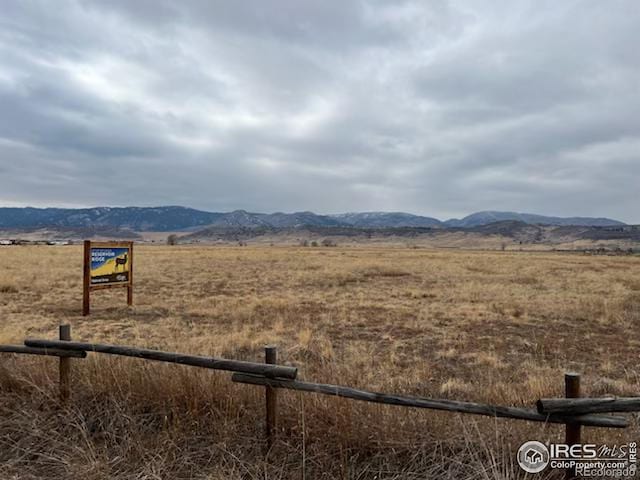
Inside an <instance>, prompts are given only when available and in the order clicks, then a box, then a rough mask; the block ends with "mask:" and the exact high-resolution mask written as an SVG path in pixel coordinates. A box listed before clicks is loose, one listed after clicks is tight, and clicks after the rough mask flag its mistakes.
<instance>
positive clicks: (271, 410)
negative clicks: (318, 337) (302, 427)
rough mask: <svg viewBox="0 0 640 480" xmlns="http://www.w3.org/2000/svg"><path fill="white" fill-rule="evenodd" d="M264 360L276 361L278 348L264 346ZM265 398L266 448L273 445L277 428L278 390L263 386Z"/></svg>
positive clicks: (273, 362)
mask: <svg viewBox="0 0 640 480" xmlns="http://www.w3.org/2000/svg"><path fill="white" fill-rule="evenodd" d="M264 361H265V363H269V364H276V363H277V362H278V349H277V347H275V346H273V345H268V346H266V347H264ZM265 400H266V410H267V417H266V434H267V450H269V449H271V446H272V445H273V440H274V436H275V434H276V429H277V428H278V392H277V391H276V389H275V388H273V387H266V388H265Z"/></svg>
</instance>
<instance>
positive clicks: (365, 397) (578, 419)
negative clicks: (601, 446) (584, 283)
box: [231, 373, 629, 428]
mask: <svg viewBox="0 0 640 480" xmlns="http://www.w3.org/2000/svg"><path fill="white" fill-rule="evenodd" d="M231 379H232V380H233V381H234V382H238V383H247V384H251V385H260V386H263V387H275V388H286V389H290V390H298V391H302V392H313V393H320V394H323V395H332V396H336V397H343V398H351V399H353V400H361V401H365V402H373V403H384V404H387V405H399V406H405V407H417V408H428V409H432V410H445V411H448V412H459V413H470V414H475V415H486V416H490V417H503V418H513V419H517V420H529V421H532V422H543V423H563V424H566V423H571V424H578V425H585V426H589V427H607V428H625V427H627V426H628V425H629V422H628V421H627V419H625V418H622V417H614V416H597V415H581V416H569V415H543V414H540V413H538V412H536V411H535V410H529V409H525V408H516V407H501V406H495V405H486V404H482V403H473V402H460V401H457V400H437V399H429V398H417V397H405V396H400V395H390V394H386V393H375V392H368V391H366V390H357V389H355V388H350V387H343V386H340V385H329V384H323V383H310V382H300V381H291V380H285V379H281V378H266V377H264V376H259V375H246V374H240V373H235V374H233V376H232V377H231Z"/></svg>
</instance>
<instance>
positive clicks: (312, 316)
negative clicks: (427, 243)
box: [0, 246, 640, 480]
mask: <svg viewBox="0 0 640 480" xmlns="http://www.w3.org/2000/svg"><path fill="white" fill-rule="evenodd" d="M81 258H82V255H81V248H80V247H79V246H70V247H47V246H38V247H0V343H21V342H22V341H23V339H24V338H25V337H41V338H42V337H44V338H55V337H56V335H57V326H58V324H60V323H70V324H71V325H72V329H73V336H74V338H75V339H78V340H83V341H92V342H108V343H120V344H125V345H134V346H146V347H151V348H159V349H164V350H172V351H179V352H187V353H193V354H202V355H215V356H223V357H228V358H235V359H247V360H254V361H255V360H258V361H261V360H262V358H263V346H264V345H266V344H275V345H277V346H278V354H279V358H280V360H281V362H282V363H285V364H293V365H296V366H298V367H299V378H301V379H304V380H310V381H319V382H328V383H338V384H343V385H348V386H354V387H361V388H365V389H370V390H375V391H383V392H389V393H402V394H410V395H419V396H427V397H436V398H453V399H459V400H474V401H479V402H490V403H496V404H504V405H513V406H532V405H533V402H534V401H535V400H536V399H537V398H539V397H541V396H561V395H562V393H563V372H565V371H568V370H572V371H578V372H580V373H582V374H583V392H584V394H585V395H602V394H615V395H639V394H640V368H639V366H638V365H639V359H640V257H637V256H621V257H608V256H587V255H581V254H560V253H551V252H539V253H533V252H527V253H525V252H510V251H506V252H499V251H494V252H479V251H475V252H471V251H457V250H449V251H447V250H429V249H422V248H401V247H396V248H389V247H382V246H379V247H378V246H375V247H374V246H369V247H367V246H357V247H335V248H331V247H327V248H323V247H318V248H304V247H278V246H275V247H269V246H258V247H228V246H220V247H203V246H175V247H168V246H163V247H160V246H155V247H154V246H148V247H139V248H137V249H136V253H135V296H134V306H133V307H132V308H127V307H126V303H125V291H124V290H113V291H101V292H95V293H94V295H93V305H92V308H93V311H92V315H91V316H90V317H82V316H81V315H80V306H81ZM0 355H2V356H1V357H0V445H1V447H2V448H0V478H2V479H14V478H15V479H32V478H34V479H35V478H48V479H52V478H60V479H83V480H91V479H182V478H184V479H187V478H194V479H223V478H224V479H227V478H228V479H254V478H269V479H271V478H273V479H290V478H296V479H298V478H307V479H315V478H327V479H329V478H341V479H373V478H376V479H391V478H397V479H400V478H410V479H423V478H427V479H430V478H434V479H436V478H437V479H475V478H481V479H514V478H522V479H525V478H529V477H527V475H526V474H525V473H524V472H520V471H519V469H518V466H517V464H516V463H515V450H516V449H517V447H518V446H519V445H520V443H521V442H522V441H524V440H531V439H537V440H541V441H547V440H558V441H559V440H561V439H562V438H563V427H562V426H553V425H548V426H545V425H542V424H531V423H528V422H520V421H512V420H505V419H490V418H481V417H473V416H468V415H466V416H465V415H458V414H448V413H439V412H434V411H427V410H416V409H408V408H399V407H392V406H379V405H370V404H364V403H360V402H354V401H349V400H344V399H336V398H329V397H322V396H316V395H312V394H301V393H296V392H289V391H281V392H279V398H280V407H281V418H280V430H279V436H278V440H277V441H276V444H275V445H274V447H273V448H272V449H271V450H270V451H269V452H267V453H266V454H265V453H264V452H263V447H264V443H263V437H264V436H263V429H264V425H263V422H264V420H263V419H264V417H263V409H264V397H263V395H264V393H263V390H262V389H261V388H259V387H254V386H249V385H238V384H233V383H232V382H231V381H230V374H228V373H224V372H212V371H205V370H202V369H196V368H192V367H183V366H171V365H164V364H160V363H155V362H145V361H141V360H135V359H125V358H118V357H106V356H98V355H90V356H89V357H88V358H87V359H86V360H75V359H73V360H72V363H73V365H72V368H73V396H72V401H71V403H70V405H69V406H68V407H66V408H63V407H61V406H60V405H59V403H58V401H57V374H58V373H57V363H58V361H57V359H54V358H35V357H27V356H24V355H22V356H18V355H10V354H0ZM630 419H631V421H632V426H631V427H630V428H629V429H626V430H616V431H613V430H603V429H596V428H585V429H584V431H583V435H584V439H585V440H588V441H593V442H609V443H616V442H617V443H623V442H625V441H632V440H634V439H635V440H636V441H637V440H638V438H640V435H639V434H640V427H639V426H638V417H637V416H630ZM554 475H555V476H554ZM558 475H559V474H553V473H548V474H546V475H540V476H539V477H538V478H540V479H544V478H560V477H559V476H558Z"/></svg>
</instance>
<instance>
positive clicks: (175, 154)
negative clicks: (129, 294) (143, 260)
mask: <svg viewBox="0 0 640 480" xmlns="http://www.w3.org/2000/svg"><path fill="white" fill-rule="evenodd" d="M0 9H1V10H2V11H1V12H0V205H5V206H7V205H17V206H22V205H34V206H96V205H112V206H125V205H185V206H192V207H196V208H201V209H206V210H213V211H228V210H234V209H237V208H244V209H247V210H251V211H265V212H270V211H278V210H280V211H289V212H290V211H299V210H313V211H316V212H319V213H333V212H343V211H364V210H402V211H408V212H413V213H419V214H426V215H431V216H436V217H439V218H448V217H452V216H463V215H466V214H468V213H471V212H473V211H477V210H489V209H493V210H515V211H525V212H533V213H542V214H555V215H566V216H568V215H584V216H609V217H614V218H618V219H620V220H623V221H627V222H633V223H640V214H639V213H637V207H638V201H637V197H638V193H639V191H640V189H639V185H638V183H639V180H640V55H638V52H637V50H638V45H640V11H639V10H638V9H639V7H638V3H637V2H636V1H635V0H628V1H616V0H608V1H602V0H593V1H572V0H565V1H562V2H558V1H544V0H532V1H514V0H507V1H495V0H486V1H468V2H464V1H447V0H433V1H415V2H412V1H405V2H399V1H382V0H376V1H369V2H344V1H335V2H334V1H328V0H322V1H300V0H275V1H274V0H269V1H264V0H256V1H246V2H230V1H227V0H219V1H213V0H194V1H181V2H175V1H161V0H144V1H142V0H119V1H109V2H106V1H105V2H97V1H62V0H60V1H56V2H51V1H41V2H38V1H24V0H22V1H18V0H16V1H11V0H3V1H2V3H1V6H0Z"/></svg>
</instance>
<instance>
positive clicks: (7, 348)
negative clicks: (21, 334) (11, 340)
mask: <svg viewBox="0 0 640 480" xmlns="http://www.w3.org/2000/svg"><path fill="white" fill-rule="evenodd" d="M0 353H25V354H28V355H47V356H51V357H66V358H85V357H86V356H87V352H85V351H72V350H61V349H59V348H46V349H45V348H35V347H25V346H24V345H0Z"/></svg>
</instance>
